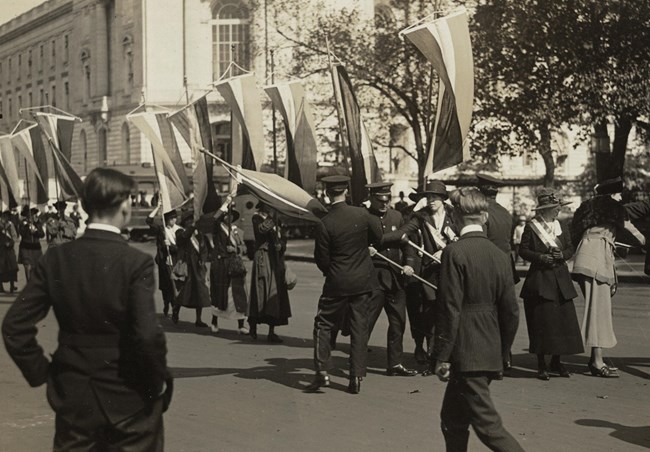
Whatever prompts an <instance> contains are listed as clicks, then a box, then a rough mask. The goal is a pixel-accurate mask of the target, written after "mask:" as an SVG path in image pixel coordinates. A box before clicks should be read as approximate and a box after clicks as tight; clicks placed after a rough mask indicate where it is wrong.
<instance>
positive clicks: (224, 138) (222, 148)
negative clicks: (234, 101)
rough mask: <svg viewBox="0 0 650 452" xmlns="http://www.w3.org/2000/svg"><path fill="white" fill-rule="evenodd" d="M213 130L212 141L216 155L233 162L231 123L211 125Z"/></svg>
mask: <svg viewBox="0 0 650 452" xmlns="http://www.w3.org/2000/svg"><path fill="white" fill-rule="evenodd" d="M210 127H211V128H212V141H213V149H214V150H215V153H216V154H217V155H218V156H219V157H221V158H222V159H224V160H226V161H227V162H232V140H231V138H230V123H229V122H221V123H216V124H210Z"/></svg>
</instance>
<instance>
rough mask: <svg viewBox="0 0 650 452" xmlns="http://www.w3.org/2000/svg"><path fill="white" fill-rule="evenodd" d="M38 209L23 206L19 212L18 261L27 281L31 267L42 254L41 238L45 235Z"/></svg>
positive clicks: (30, 274) (30, 275) (30, 273)
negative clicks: (23, 269) (20, 216)
mask: <svg viewBox="0 0 650 452" xmlns="http://www.w3.org/2000/svg"><path fill="white" fill-rule="evenodd" d="M38 214H39V211H38V209H36V208H32V209H30V208H29V206H25V207H24V208H23V211H22V213H21V215H22V217H23V218H22V220H21V221H20V226H19V227H18V233H19V234H20V245H18V263H19V264H23V266H24V267H25V278H26V279H27V281H29V280H30V278H31V277H32V269H33V268H34V267H35V266H36V264H37V263H38V260H39V259H40V258H41V256H42V255H43V250H42V249H41V239H42V238H43V237H45V231H44V230H43V225H42V224H41V221H40V220H39V219H38Z"/></svg>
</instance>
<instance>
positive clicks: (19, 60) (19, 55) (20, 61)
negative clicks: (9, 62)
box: [18, 53, 23, 80]
mask: <svg viewBox="0 0 650 452" xmlns="http://www.w3.org/2000/svg"><path fill="white" fill-rule="evenodd" d="M22 70H23V55H22V54H21V53H19V54H18V80H20V73H21V72H22Z"/></svg>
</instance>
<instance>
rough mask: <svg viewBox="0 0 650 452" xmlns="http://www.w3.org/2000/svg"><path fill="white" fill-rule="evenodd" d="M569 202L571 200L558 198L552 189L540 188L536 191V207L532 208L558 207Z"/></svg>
mask: <svg viewBox="0 0 650 452" xmlns="http://www.w3.org/2000/svg"><path fill="white" fill-rule="evenodd" d="M569 204H571V201H562V200H561V199H559V198H558V197H557V196H556V195H555V192H554V191H553V190H549V189H547V188H542V189H541V190H540V191H539V192H538V193H537V207H535V208H534V209H533V210H544V209H550V208H551V207H560V206H566V205H569Z"/></svg>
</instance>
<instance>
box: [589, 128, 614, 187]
mask: <svg viewBox="0 0 650 452" xmlns="http://www.w3.org/2000/svg"><path fill="white" fill-rule="evenodd" d="M591 139H592V150H591V151H592V152H593V153H594V154H595V159H596V182H598V183H600V182H602V181H604V180H606V179H609V178H610V174H611V171H610V166H611V152H610V146H609V135H608V134H607V122H606V121H605V120H600V121H598V122H596V123H595V124H594V135H593V137H592V138H591Z"/></svg>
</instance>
